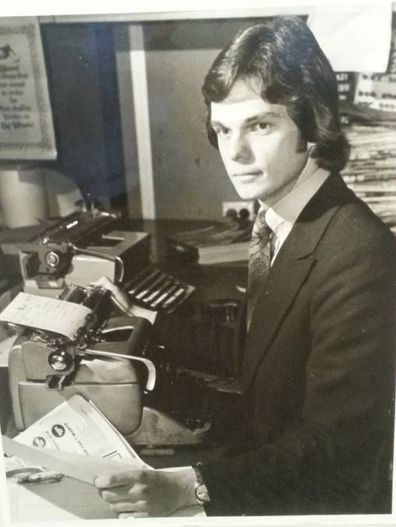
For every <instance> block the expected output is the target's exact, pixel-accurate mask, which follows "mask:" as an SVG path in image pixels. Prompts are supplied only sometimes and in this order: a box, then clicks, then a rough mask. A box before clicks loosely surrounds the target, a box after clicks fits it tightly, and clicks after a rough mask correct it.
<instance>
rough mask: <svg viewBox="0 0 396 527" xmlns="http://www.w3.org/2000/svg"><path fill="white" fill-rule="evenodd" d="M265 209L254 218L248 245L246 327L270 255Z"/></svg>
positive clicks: (269, 234)
mask: <svg viewBox="0 0 396 527" xmlns="http://www.w3.org/2000/svg"><path fill="white" fill-rule="evenodd" d="M266 212H267V211H266V210H264V209H263V210H260V211H259V212H258V214H257V217H256V219H255V222H254V225H253V230H252V236H251V239H250V246H249V253H250V257H249V277H248V286H247V328H248V329H249V327H250V323H251V321H252V315H253V311H254V308H255V306H256V303H257V299H258V296H259V293H260V290H261V288H262V286H263V283H264V281H265V279H266V277H267V275H268V271H269V269H270V264H271V257H272V246H271V239H272V234H273V233H272V230H271V229H270V228H269V227H268V224H267V222H266V221H265V214H266Z"/></svg>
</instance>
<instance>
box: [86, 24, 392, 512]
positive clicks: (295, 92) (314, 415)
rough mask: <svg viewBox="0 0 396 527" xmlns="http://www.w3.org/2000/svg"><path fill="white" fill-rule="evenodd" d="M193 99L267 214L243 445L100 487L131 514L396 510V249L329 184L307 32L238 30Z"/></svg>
mask: <svg viewBox="0 0 396 527" xmlns="http://www.w3.org/2000/svg"><path fill="white" fill-rule="evenodd" d="M203 94H204V97H205V102H206V105H207V109H208V121H207V124H208V135H209V139H210V141H211V143H212V144H213V145H214V146H216V147H217V148H218V149H219V151H220V155H221V157H222V160H223V162H224V166H225V168H226V171H227V173H228V175H229V177H230V179H231V181H232V183H233V184H234V186H235V188H236V190H237V191H238V193H239V195H240V196H241V198H242V199H258V200H259V201H260V204H261V209H260V211H259V213H258V220H257V221H256V225H255V227H254V229H253V235H252V238H255V237H256V235H257V241H256V239H254V240H253V241H254V243H255V244H256V245H254V246H252V257H251V263H250V264H249V283H248V292H247V302H246V309H243V310H242V313H241V322H240V327H239V328H238V331H237V335H238V338H237V342H236V346H242V348H243V364H242V371H241V379H240V380H241V387H242V395H243V398H244V402H245V418H246V421H247V425H246V426H247V427H248V428H247V429H246V430H245V437H246V436H247V437H248V440H246V439H245V440H244V441H243V442H242V446H241V447H240V449H239V450H238V451H234V452H233V454H232V455H231V456H229V457H225V458H223V459H218V460H217V461H213V462H211V463H207V464H202V465H200V466H199V467H195V468H188V469H185V470H183V471H181V472H178V473H174V474H172V473H163V472H155V471H126V472H125V474H123V475H121V476H114V477H112V478H98V479H97V482H96V484H97V487H98V488H100V489H101V491H100V492H101V495H102V497H103V498H104V499H105V500H107V501H108V502H109V503H110V505H111V507H112V508H113V509H114V510H115V511H117V512H119V513H130V512H132V513H134V516H145V515H151V516H157V515H158V516H159V515H167V514H170V513H171V512H173V511H175V510H177V509H179V508H182V507H187V506H189V505H193V504H196V503H197V502H199V503H203V504H204V506H205V509H206V512H207V513H208V514H212V515H224V516H225V515H267V514H332V513H333V514H335V513H357V514H359V513H381V512H390V495H389V494H386V491H387V489H388V488H389V474H390V464H391V454H392V445H393V392H394V343H395V328H394V325H395V324H394V322H395V312H396V309H395V298H396V294H395V293H396V248H395V241H394V239H393V237H392V235H391V233H390V232H389V230H388V229H387V228H386V227H385V226H384V225H383V224H382V222H381V221H380V220H379V219H378V218H377V217H376V216H374V214H373V213H372V212H371V211H370V210H369V209H368V207H367V206H366V205H365V204H363V203H362V202H361V201H360V200H358V199H357V198H356V196H355V195H354V194H353V193H352V192H351V191H350V190H349V189H348V188H347V187H346V186H345V184H344V183H343V181H342V178H341V176H340V175H339V171H340V170H341V169H342V168H343V167H344V165H345V163H346V161H347V158H348V144H347V141H346V140H345V138H344V136H343V134H342V132H341V129H340V123H339V116H338V103H337V85H336V80H335V76H334V73H333V71H332V69H331V67H330V65H329V62H328V60H327V59H326V57H325V56H324V54H323V52H322V51H321V49H320V47H319V46H318V44H317V42H316V40H315V39H314V37H313V35H312V33H311V32H310V30H309V29H308V28H307V26H306V25H305V23H304V22H302V21H301V20H300V19H299V18H295V17H280V18H276V19H274V20H273V21H272V22H269V23H266V24H258V25H256V26H253V27H250V28H248V29H246V30H245V31H243V32H241V33H240V34H238V35H237V36H236V37H235V39H234V41H233V42H232V43H231V44H230V45H229V46H228V47H227V48H226V49H225V50H223V51H222V52H221V53H220V55H219V56H218V57H217V59H216V60H215V62H214V64H213V65H212V67H211V69H210V71H209V73H208V75H207V77H206V79H205V83H204V86H203ZM246 432H247V433H246Z"/></svg>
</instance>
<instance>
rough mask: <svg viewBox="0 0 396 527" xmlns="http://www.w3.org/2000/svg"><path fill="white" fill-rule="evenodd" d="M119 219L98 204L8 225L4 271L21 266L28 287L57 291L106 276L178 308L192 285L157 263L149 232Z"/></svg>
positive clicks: (1, 240) (147, 300)
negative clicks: (37, 222)
mask: <svg viewBox="0 0 396 527" xmlns="http://www.w3.org/2000/svg"><path fill="white" fill-rule="evenodd" d="M117 220H118V218H117V216H116V215H114V214H110V213H108V212H103V211H98V210H96V209H95V210H93V211H85V212H76V213H73V214H71V215H69V216H67V217H66V218H63V219H62V220H59V221H54V222H52V223H51V224H50V225H48V224H47V225H42V226H33V227H28V228H20V229H13V230H9V231H4V232H2V233H0V253H1V252H2V253H3V257H2V263H3V266H4V267H5V269H6V271H7V268H8V269H9V270H12V269H15V268H19V269H20V275H21V277H22V280H23V290H24V291H25V292H30V293H34V294H40V295H46V296H58V295H59V293H60V292H61V291H62V290H63V289H64V288H65V287H68V286H70V285H79V286H87V285H89V284H90V283H93V282H95V281H96V280H98V279H99V278H100V277H102V276H107V277H108V278H109V279H110V280H112V281H113V282H114V283H117V284H119V285H122V286H123V287H124V288H125V289H126V290H127V291H128V292H129V295H130V297H131V299H132V300H133V301H134V302H135V303H137V304H140V305H142V306H144V307H147V308H148V309H152V310H159V309H164V310H166V311H172V310H174V309H176V308H177V307H178V306H179V305H180V304H181V303H182V302H183V301H184V300H185V299H186V298H187V297H188V296H189V295H190V294H191V293H192V292H193V290H194V288H193V287H192V286H191V285H189V284H186V283H184V282H182V281H181V280H178V279H177V278H175V277H174V276H172V275H169V274H167V273H164V272H163V271H161V270H159V269H157V268H156V267H154V266H153V265H152V264H151V260H150V235H149V234H147V233H145V232H131V231H125V230H118V229H116V226H117ZM10 272H11V271H10ZM6 274H7V272H6Z"/></svg>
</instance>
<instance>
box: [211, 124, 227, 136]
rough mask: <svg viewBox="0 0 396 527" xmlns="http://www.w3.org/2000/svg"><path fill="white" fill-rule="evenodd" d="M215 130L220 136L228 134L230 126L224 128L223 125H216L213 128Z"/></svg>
mask: <svg viewBox="0 0 396 527" xmlns="http://www.w3.org/2000/svg"><path fill="white" fill-rule="evenodd" d="M213 131H214V133H215V134H216V135H218V136H223V137H224V136H226V135H228V134H229V132H230V131H229V129H228V128H223V127H222V126H216V127H214V128H213Z"/></svg>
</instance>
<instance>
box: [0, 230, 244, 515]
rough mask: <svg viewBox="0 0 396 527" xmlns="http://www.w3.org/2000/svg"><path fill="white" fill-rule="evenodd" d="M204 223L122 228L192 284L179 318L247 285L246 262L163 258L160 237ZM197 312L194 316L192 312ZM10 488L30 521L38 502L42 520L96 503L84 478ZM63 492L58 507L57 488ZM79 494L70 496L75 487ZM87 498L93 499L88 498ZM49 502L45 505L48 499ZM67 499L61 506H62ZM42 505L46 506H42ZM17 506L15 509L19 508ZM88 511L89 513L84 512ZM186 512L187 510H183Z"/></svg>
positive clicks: (165, 460)
mask: <svg viewBox="0 0 396 527" xmlns="http://www.w3.org/2000/svg"><path fill="white" fill-rule="evenodd" d="M207 224H208V222H206V223H205V222H180V221H175V220H164V221H131V222H128V224H127V225H123V227H124V228H126V227H127V228H128V229H130V230H135V231H146V232H149V233H150V234H151V245H152V257H153V264H154V265H158V266H159V267H160V268H162V269H163V270H165V271H166V272H169V273H171V274H174V275H175V276H176V277H177V278H179V279H181V280H183V281H185V282H187V283H189V284H192V285H193V286H195V287H196V291H195V293H194V295H192V297H191V299H189V300H188V301H187V302H186V303H185V304H186V305H184V304H183V305H182V306H180V308H179V309H178V310H177V311H178V313H177V314H178V315H179V314H180V316H181V317H189V316H191V315H192V316H194V317H195V316H198V315H199V311H200V306H201V305H202V304H203V303H206V302H208V301H210V300H214V299H229V298H233V299H236V300H240V299H241V298H242V297H243V293H241V292H240V291H238V290H237V288H236V286H242V287H245V286H246V277H247V265H246V262H242V263H240V262H238V263H231V264H230V263H228V264H217V265H211V266H200V265H198V264H186V263H184V262H178V261H172V262H170V261H167V259H166V244H165V236H166V235H167V234H171V233H174V232H177V231H180V230H188V229H189V228H191V229H194V228H197V227H200V226H202V225H207ZM197 314H198V315H197ZM218 454H219V450H218V449H210V448H192V449H189V448H183V449H179V450H178V451H177V454H176V455H175V456H146V457H145V458H144V460H145V461H146V462H147V463H148V464H150V465H152V466H154V467H155V468H164V467H169V466H183V465H190V464H192V463H194V462H196V461H198V460H200V461H207V460H209V459H211V458H215V457H217V456H218ZM8 485H9V490H10V493H11V508H13V509H12V510H13V511H14V512H13V514H12V515H13V519H19V520H25V519H29V520H33V519H40V515H41V518H42V514H43V507H44V509H45V519H51V518H56V519H70V518H76V517H78V518H87V517H90V518H92V516H91V514H92V512H91V510H92V507H87V506H86V504H87V502H88V503H93V504H95V503H96V500H97V499H99V498H97V495H96V491H95V489H93V488H92V487H90V486H87V485H86V484H83V483H81V484H80V483H78V485H77V483H76V482H75V481H74V480H69V478H64V480H63V481H62V482H61V483H60V484H52V485H45V486H43V485H35V486H34V485H32V486H30V487H29V488H27V489H24V488H21V486H20V485H17V484H16V483H15V481H11V480H10V481H9V483H8ZM60 490H62V493H61V494H62V495H64V496H65V500H66V501H65V502H63V501H62V504H61V509H63V512H60V511H59V506H60V504H59V499H58V498H59V496H58V495H59V491H60ZM76 491H77V494H78V495H79V496H81V497H84V499H83V500H82V502H81V500H80V499H79V500H77V501H76V500H74V499H73V495H75V492H76ZM21 500H22V502H23V503H24V507H22V509H21V508H20V507H18V506H17V502H18V501H19V502H20V501H21ZM91 500H92V501H91ZM48 501H49V502H50V504H48ZM65 503H66V505H65ZM44 505H45V506H44ZM104 505H105V507H104V508H103V502H102V500H99V502H98V504H97V505H95V510H97V512H96V514H97V516H94V517H96V518H99V517H100V518H112V517H114V516H113V515H112V513H111V511H109V510H108V507H107V505H106V504H104ZM18 511H19V512H18ZM87 515H88V516H87ZM186 515H189V514H186Z"/></svg>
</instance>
